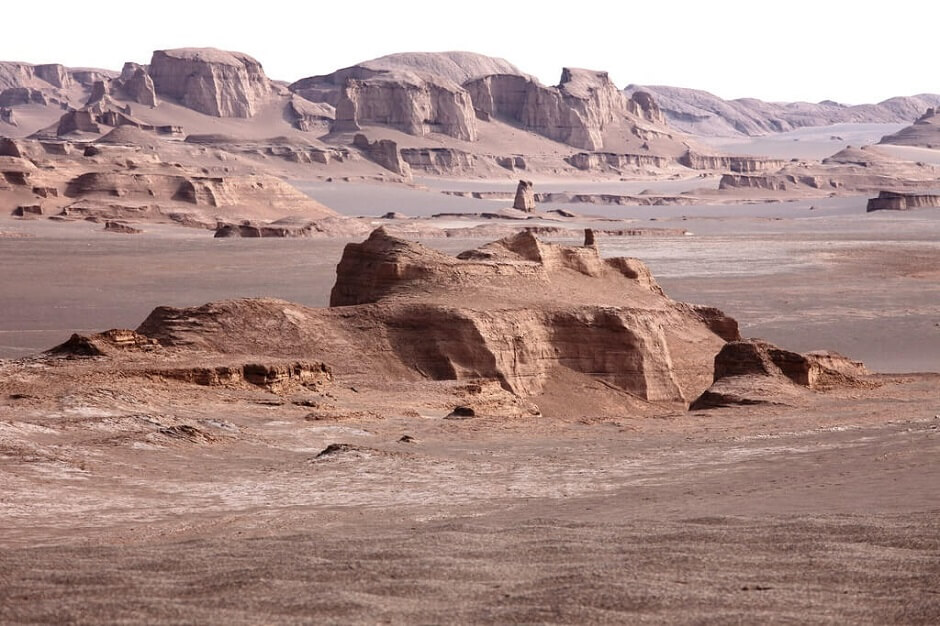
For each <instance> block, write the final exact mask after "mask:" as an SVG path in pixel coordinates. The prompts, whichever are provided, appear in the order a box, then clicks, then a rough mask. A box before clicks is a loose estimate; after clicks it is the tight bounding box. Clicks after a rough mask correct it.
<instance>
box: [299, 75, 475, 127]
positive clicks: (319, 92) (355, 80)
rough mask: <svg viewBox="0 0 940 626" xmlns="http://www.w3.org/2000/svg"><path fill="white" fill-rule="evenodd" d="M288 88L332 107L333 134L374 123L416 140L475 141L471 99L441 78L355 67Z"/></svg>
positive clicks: (316, 77) (306, 80)
mask: <svg viewBox="0 0 940 626" xmlns="http://www.w3.org/2000/svg"><path fill="white" fill-rule="evenodd" d="M290 89H291V91H294V92H295V93H297V94H299V95H301V96H303V97H304V98H306V99H308V100H310V101H312V102H325V103H328V104H331V105H334V106H335V107H336V123H335V125H334V128H333V130H334V131H335V132H346V131H355V130H359V129H360V128H361V127H362V126H363V125H369V124H377V125H381V126H389V127H391V128H395V129H397V130H400V131H402V132H404V133H408V134H409V135H416V136H419V137H420V136H424V135H427V134H429V133H441V134H444V135H449V136H451V137H455V138H457V139H462V140H464V141H474V140H476V138H477V128H476V121H475V118H474V115H473V105H472V103H471V102H470V97H469V95H468V94H467V92H466V91H465V90H464V89H462V88H461V87H460V86H459V85H457V84H455V83H452V82H450V81H448V80H447V79H445V78H439V77H434V76H428V75H419V74H417V73H414V72H408V71H390V70H372V69H368V68H364V67H361V66H354V67H350V68H346V69H342V70H339V71H337V72H334V73H333V74H330V75H327V76H314V77H311V78H306V79H303V80H300V81H297V82H296V83H294V84H292V85H291V86H290Z"/></svg>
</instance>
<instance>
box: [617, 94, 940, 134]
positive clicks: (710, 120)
mask: <svg viewBox="0 0 940 626" xmlns="http://www.w3.org/2000/svg"><path fill="white" fill-rule="evenodd" d="M625 92H626V93H627V94H631V95H633V94H637V93H648V94H652V96H653V97H654V98H655V99H656V102H657V103H658V105H659V107H660V108H661V109H662V111H663V113H664V115H665V118H666V119H667V120H668V122H669V125H670V126H672V127H673V128H676V129H678V130H680V131H683V132H686V133H690V134H693V135H700V136H719V137H723V136H729V137H733V136H740V135H745V136H758V135H767V134H772V133H781V132H787V131H791V130H794V129H796V128H802V127H806V126H828V125H830V124H840V123H856V124H857V123H880V124H886V123H893V124H896V123H899V122H909V121H910V120H913V119H915V118H916V117H917V116H918V115H920V113H921V112H922V111H924V109H925V108H927V107H929V106H938V105H940V95H937V94H920V95H918V96H911V97H907V98H891V99H888V100H885V101H883V102H880V103H878V104H861V105H857V106H848V105H844V104H839V103H836V102H832V101H824V102H819V103H809V102H789V103H774V102H764V101H762V100H757V99H755V98H741V99H738V100H723V99H721V98H719V97H718V96H715V95H714V94H711V93H708V92H707V91H699V90H696V89H684V88H681V87H664V86H655V87H653V86H639V85H630V86H628V87H627V88H626V89H625Z"/></svg>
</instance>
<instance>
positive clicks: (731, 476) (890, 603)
mask: <svg viewBox="0 0 940 626" xmlns="http://www.w3.org/2000/svg"><path fill="white" fill-rule="evenodd" d="M882 382H884V386H882V387H880V388H879V389H878V390H877V391H876V392H862V393H853V394H851V396H850V397H845V396H841V397H838V398H836V399H833V400H832V401H827V402H825V403H823V404H821V405H819V406H816V407H813V410H812V412H811V413H807V411H806V410H805V409H801V410H788V409H766V408H764V409H761V410H747V409H743V410H742V409H728V410H721V411H718V412H709V413H707V414H705V413H703V414H684V415H664V416H662V417H661V418H660V419H633V418H630V417H623V418H619V419H609V420H592V419H590V418H589V417H586V418H585V419H582V420H576V421H565V422H558V421H555V420H544V421H533V420H526V421H521V422H519V421H511V422H506V421H505V420H500V419H492V420H482V421H457V422H454V421H442V420H439V419H430V418H417V417H403V416H395V415H383V416H378V417H369V418H364V419H351V420H343V421H341V422H327V423H322V422H307V421H305V420H304V418H303V412H304V411H303V409H302V408H299V407H295V406H289V405H288V406H267V405H263V404H257V405H255V406H254V408H246V409H242V410H239V411H238V412H237V413H232V412H225V411H224V409H222V407H218V409H215V408H214V407H204V409H203V410H204V411H205V412H204V413H203V414H204V415H205V416H206V417H204V418H201V423H202V424H206V423H208V422H209V420H214V423H215V426H206V425H204V426H203V429H204V431H205V432H208V433H211V434H212V438H211V439H208V440H205V439H188V438H186V437H184V436H180V437H174V436H158V437H157V438H156V439H154V438H150V439H148V440H144V441H140V443H139V444H138V445H129V444H131V443H132V442H133V441H134V440H135V439H136V438H135V436H134V430H135V427H134V425H133V424H129V425H128V426H127V427H126V428H127V430H126V431H125V432H126V434H125V435H124V436H123V437H117V438H115V437H108V436H105V437H104V438H101V437H96V436H95V434H94V433H95V432H96V431H97V430H99V428H101V426H96V425H104V424H107V423H108V422H114V421H115V420H124V421H128V422H133V421H134V420H135V419H137V420H143V419H150V418H147V417H144V416H138V417H137V418H133V417H131V416H123V417H117V416H115V417H105V416H103V415H101V413H100V412H98V411H95V410H94V409H92V408H91V407H86V409H85V412H84V414H77V413H75V412H70V415H69V416H68V417H61V418H46V419H43V420H33V419H25V420H23V419H20V420H17V421H16V422H9V421H8V422H5V424H4V430H6V431H7V432H9V429H11V428H18V429H25V428H31V429H34V430H37V431H40V430H41V431H42V432H44V433H45V436H46V437H47V440H48V441H50V442H51V441H56V442H57V443H56V444H53V445H51V446H48V447H47V449H46V450H45V451H40V450H33V451H18V452H17V453H16V454H11V452H12V451H9V450H7V452H6V453H5V455H4V461H3V463H4V474H5V476H6V477H7V479H6V480H7V484H8V485H9V487H8V492H7V494H8V495H6V496H5V497H4V528H5V532H4V540H3V544H4V545H3V550H2V552H0V563H2V568H0V572H3V573H2V575H0V576H2V583H3V584H2V585H0V598H2V602H0V607H3V608H2V619H3V621H6V622H24V621H42V622H73V621H74V622H98V621H108V622H120V623H130V622H141V621H148V622H156V621H170V622H192V621H213V622H215V621H220V620H223V619H224V620H226V621H231V622H235V623H250V622H255V623H256V622H259V621H263V622H282V623H301V622H309V621H318V622H325V623H343V622H350V621H354V622H370V623H372V622H376V621H379V622H384V621H388V622H394V623H404V622H409V623H414V622H421V623H440V622H484V623H533V622H539V623H541V622H565V623H572V622H582V623H583V622H590V623H613V622H624V621H629V622H662V621H670V622H678V623H693V622H695V623H700V622H702V621H706V622H729V621H751V620H753V619H760V620H762V621H768V622H773V623H784V622H793V621H798V622H804V623H805V622H812V623H834V622H845V621H850V622H854V623H885V622H901V623H922V624H928V623H934V622H935V621H936V619H937V617H938V615H940V600H938V598H937V594H936V582H937V579H938V576H940V570H938V567H940V566H938V551H940V544H938V539H937V538H938V531H940V528H938V523H937V520H938V518H937V513H938V510H940V495H938V492H937V490H936V488H935V485H936V482H937V480H938V479H940V475H938V470H937V464H936V463H935V462H933V459H935V458H936V455H937V453H938V452H940V450H938V445H940V431H938V424H940V420H938V419H936V418H935V417H934V413H935V412H936V410H937V405H936V394H935V391H936V388H937V384H938V382H940V380H938V378H937V377H936V376H934V377H930V378H901V379H886V380H883V381H882ZM21 402H22V401H21ZM27 402H28V401H27ZM19 414H20V415H22V412H19ZM189 414H190V415H191V416H192V419H197V418H198V415H199V413H196V412H195V411H193V412H190V413H189ZM210 416H211V417H210ZM223 416H224V417H223ZM65 422H67V423H69V426H65ZM404 435H409V436H410V437H412V438H413V441H411V442H410V443H404V442H402V441H401V438H402V437H403V436H404ZM337 442H343V443H348V444H350V446H352V447H350V448H346V449H340V450H338V451H336V452H334V453H333V454H329V455H324V456H318V454H319V453H320V451H321V450H323V449H324V448H326V446H327V445H328V444H331V443H337ZM65 455H75V456H78V457H84V460H83V461H81V462H80V463H81V464H80V465H79V466H75V465H74V464H73V462H72V461H74V458H75V457H74V456H73V458H72V459H71V460H69V459H66V458H64V456H65ZM56 456H58V457H59V458H55V457H56Z"/></svg>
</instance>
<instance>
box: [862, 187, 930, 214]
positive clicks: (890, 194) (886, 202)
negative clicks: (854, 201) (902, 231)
mask: <svg viewBox="0 0 940 626" xmlns="http://www.w3.org/2000/svg"><path fill="white" fill-rule="evenodd" d="M937 207H940V195H937V194H916V193H897V192H894V191H882V192H880V193H879V194H878V197H877V198H869V200H868V205H867V206H866V208H865V210H866V211H867V212H869V213H871V212H872V211H910V210H911V209H924V208H937Z"/></svg>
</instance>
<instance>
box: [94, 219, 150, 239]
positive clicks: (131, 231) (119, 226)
mask: <svg viewBox="0 0 940 626" xmlns="http://www.w3.org/2000/svg"><path fill="white" fill-rule="evenodd" d="M104 231H105V232H108V233H118V234H121V235H139V234H141V233H142V232H144V231H142V230H140V229H139V228H134V227H133V226H131V225H130V224H127V223H125V222H118V221H116V220H107V221H105V223H104Z"/></svg>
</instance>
